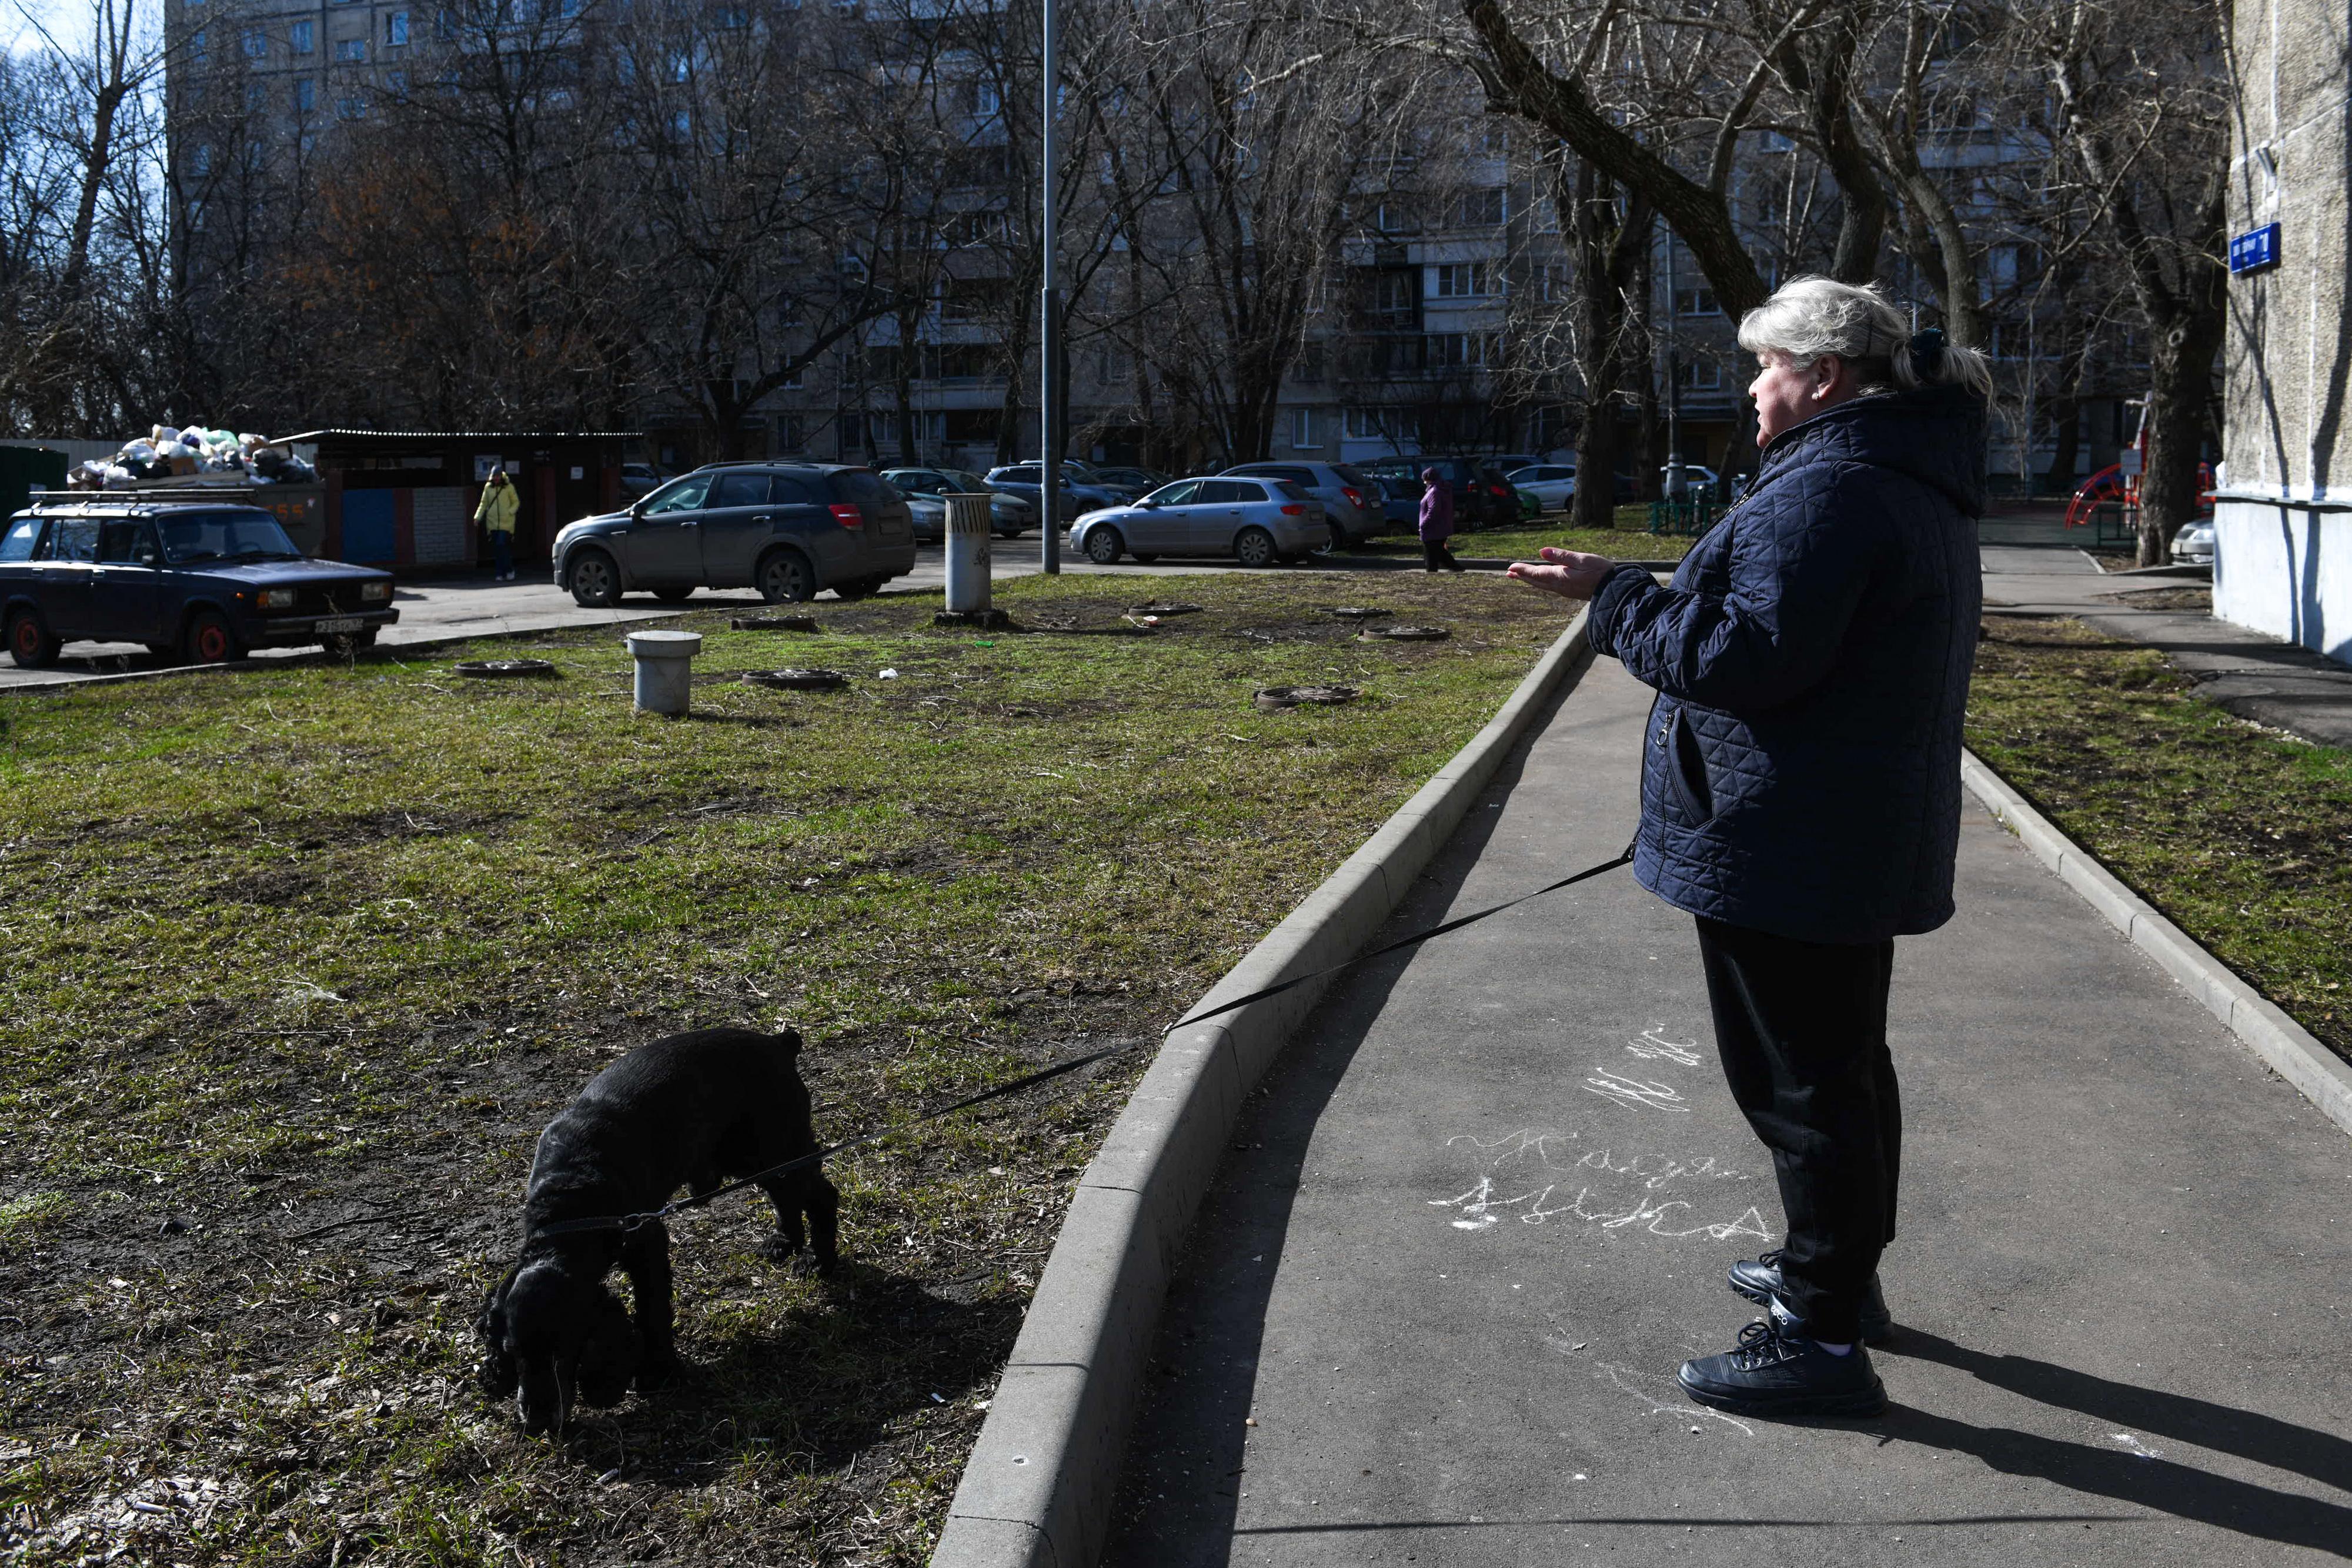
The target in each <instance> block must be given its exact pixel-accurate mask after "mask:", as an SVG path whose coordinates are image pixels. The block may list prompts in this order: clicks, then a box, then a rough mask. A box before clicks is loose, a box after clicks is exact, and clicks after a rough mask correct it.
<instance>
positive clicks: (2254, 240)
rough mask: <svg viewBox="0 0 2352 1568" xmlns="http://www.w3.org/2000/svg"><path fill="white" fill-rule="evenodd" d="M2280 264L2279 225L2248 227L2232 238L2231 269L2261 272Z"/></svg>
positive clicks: (2233, 270)
mask: <svg viewBox="0 0 2352 1568" xmlns="http://www.w3.org/2000/svg"><path fill="white" fill-rule="evenodd" d="M2278 264H2279V226H2278V225H2276V224H2264V225H2263V226H2262V227H2260V228H2258V229H2248V230H2247V231H2246V232H2245V233H2244V234H2242V235H2232V236H2231V240H2230V270H2231V272H2233V273H2236V272H2261V271H2263V269H2264V268H2266V267H2276V266H2277V265H2278Z"/></svg>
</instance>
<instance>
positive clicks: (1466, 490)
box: [1358, 457, 1520, 533]
mask: <svg viewBox="0 0 2352 1568" xmlns="http://www.w3.org/2000/svg"><path fill="white" fill-rule="evenodd" d="M1358 466H1360V467H1362V468H1368V469H1374V470H1376V471H1378V472H1380V473H1382V474H1402V475H1403V476H1406V477H1408V478H1410V479H1412V481H1413V483H1414V486H1415V488H1416V489H1418V487H1419V485H1420V480H1421V471H1422V470H1423V469H1424V468H1434V469H1436V470H1437V471H1438V473H1439V474H1441V475H1442V476H1444V479H1445V482H1446V483H1447V484H1448V485H1450V486H1453V489H1454V527H1455V528H1459V529H1461V530H1463V531H1464V532H1465V533H1468V532H1473V531H1475V530H1476V529H1478V528H1495V527H1497V526H1499V525H1502V524H1506V523H1516V522H1517V521H1518V520H1519V515H1520V514H1519V493H1518V492H1517V490H1515V489H1513V488H1512V487H1511V482H1510V480H1508V479H1507V478H1505V477H1504V476H1503V472H1502V470H1501V469H1499V468H1496V466H1495V465H1493V464H1491V463H1489V462H1487V461H1486V459H1485V458H1483V457H1383V458H1381V459H1380V460H1379V461H1378V462H1377V463H1371V464H1360V465H1358Z"/></svg>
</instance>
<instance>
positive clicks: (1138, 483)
mask: <svg viewBox="0 0 2352 1568" xmlns="http://www.w3.org/2000/svg"><path fill="white" fill-rule="evenodd" d="M1095 473H1096V474H1097V476H1100V477H1101V479H1102V480H1103V482H1104V483H1105V484H1109V485H1117V486H1120V487H1122V488H1124V489H1129V490H1132V491H1134V492H1135V493H1136V494H1137V495H1139V496H1141V495H1146V494H1148V493H1150V491H1153V490H1157V489H1158V488H1160V486H1162V485H1165V484H1167V483H1168V481H1169V480H1170V479H1171V477H1172V476H1171V475H1167V474H1162V473H1160V471H1159V470H1158V469H1156V468H1097V469H1096V470H1095Z"/></svg>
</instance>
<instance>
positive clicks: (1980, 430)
mask: <svg viewBox="0 0 2352 1568" xmlns="http://www.w3.org/2000/svg"><path fill="white" fill-rule="evenodd" d="M1811 463H1867V464H1870V465H1873V466H1874V467H1879V468H1891V469H1893V470H1895V472H1896V473H1898V474H1902V475H1905V476H1908V477H1910V478H1913V479H1916V480H1917V481H1919V483H1921V484H1923V485H1927V486H1932V487H1934V488H1935V489H1937V490H1940V491H1941V492H1943V493H1944V494H1945V495H1947V496H1949V497H1951V498H1952V502H1953V504H1954V505H1955V506H1957V507H1959V508H1960V510H1961V511H1962V512H1963V513H1965V514H1967V515H1968V516H1969V517H1982V516H1984V509H1985V405H1984V403H1983V402H1981V401H1979V399H1978V398H1977V397H1976V396H1975V394H1973V393H1972V392H1969V390H1968V389H1967V388H1965V387H1958V386H1934V387H1920V388H1918V389H1916V391H1911V392H1883V393H1879V394H1877V395H1874V396H1871V397H1859V398H1855V399H1854V400H1853V402H1842V403H1840V404H1838V405H1837V406H1836V407H1835V408H1832V409H1830V410H1828V411H1826V412H1824V413H1817V414H1815V415H1814V416H1813V417H1812V418H1811V419H1809V420H1807V421H1805V423H1802V424H1800V425H1797V426H1796V427H1794V428H1793V429H1790V430H1784V431H1782V432H1781V433H1780V434H1779V435H1777V436H1775V437H1773V439H1772V444H1770V445H1769V446H1767V447H1766V448H1765V449H1764V455H1763V457H1762V460H1761V461H1760V462H1759V465H1758V469H1759V473H1758V476H1757V477H1758V481H1759V483H1762V482H1764V481H1768V480H1770V479H1772V478H1774V477H1776V476H1779V475H1780V473H1781V471H1782V470H1784V469H1788V468H1793V467H1798V466H1801V465H1806V464H1811Z"/></svg>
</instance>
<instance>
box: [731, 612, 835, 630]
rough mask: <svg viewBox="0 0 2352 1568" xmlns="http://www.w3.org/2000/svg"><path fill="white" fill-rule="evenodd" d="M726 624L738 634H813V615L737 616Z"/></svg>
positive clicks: (814, 626) (814, 623)
mask: <svg viewBox="0 0 2352 1568" xmlns="http://www.w3.org/2000/svg"><path fill="white" fill-rule="evenodd" d="M727 624H728V625H729V626H730V627H732V628H733V629H734V630H736V631H738V632H814V631H815V630H816V617H815V616H814V615H738V616H737V617H735V619H734V620H732V621H730V622H727Z"/></svg>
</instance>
